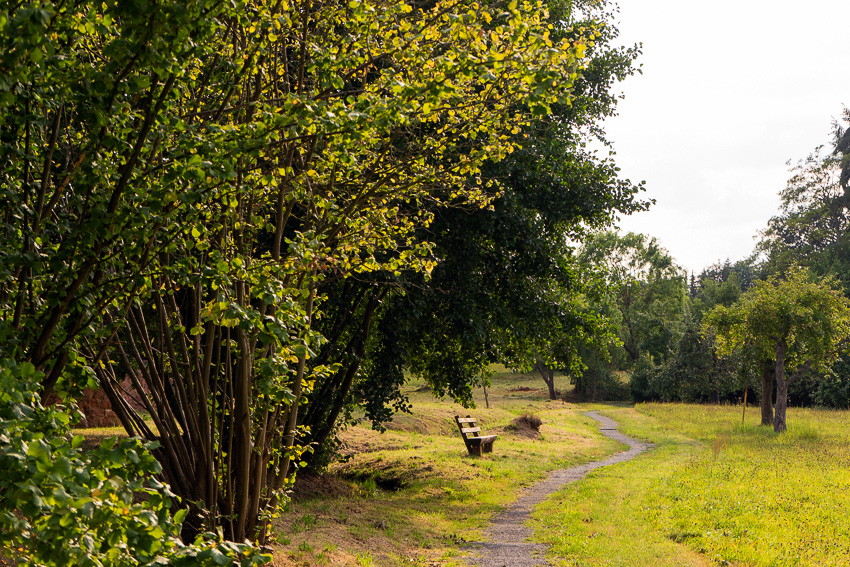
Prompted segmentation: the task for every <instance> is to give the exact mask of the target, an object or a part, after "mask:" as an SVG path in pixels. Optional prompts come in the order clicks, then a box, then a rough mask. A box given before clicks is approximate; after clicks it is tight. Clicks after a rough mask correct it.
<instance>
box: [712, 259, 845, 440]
mask: <svg viewBox="0 0 850 567" xmlns="http://www.w3.org/2000/svg"><path fill="white" fill-rule="evenodd" d="M705 326H706V329H711V330H714V331H715V332H716V333H717V343H718V348H719V350H720V352H721V353H725V354H731V353H732V352H733V351H734V350H736V349H746V351H745V352H746V354H747V355H748V356H749V357H751V358H752V359H753V361H754V362H755V363H756V364H759V363H760V362H761V361H763V360H771V361H772V362H773V366H774V376H775V380H776V408H775V410H776V411H775V415H774V422H773V428H774V431H777V432H781V431H785V430H786V429H787V422H786V409H787V405H788V385H789V384H792V383H794V382H796V381H798V380H800V379H801V378H802V377H803V376H804V375H805V374H806V372H807V371H808V370H809V369H817V370H821V371H826V370H828V369H829V368H830V366H831V365H832V364H833V363H834V362H835V360H836V358H837V356H838V353H839V352H840V351H842V350H845V349H846V348H847V341H848V339H850V302H848V300H847V299H846V298H845V297H844V296H843V295H842V294H841V292H840V291H839V290H837V289H836V288H835V282H834V281H831V280H826V281H822V282H817V281H813V279H812V277H811V275H810V274H809V273H808V272H807V271H805V270H803V269H797V268H792V269H791V270H789V272H788V274H787V276H786V278H785V279H780V278H778V277H777V276H772V277H770V278H768V280H767V281H762V282H758V283H757V284H756V285H755V287H754V288H753V289H751V290H750V291H748V292H746V293H745V294H743V295H742V296H741V299H740V301H739V302H738V303H736V304H735V305H733V306H732V307H729V308H726V307H723V306H717V307H716V308H715V309H713V310H712V311H711V312H710V313H709V314H708V315H707V316H706V318H705Z"/></svg>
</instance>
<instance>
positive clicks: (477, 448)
mask: <svg viewBox="0 0 850 567" xmlns="http://www.w3.org/2000/svg"><path fill="white" fill-rule="evenodd" d="M466 449H467V450H468V451H469V454H470V455H478V456H479V457H480V456H481V444H480V443H479V444H477V445H471V444H470V445H467V446H466Z"/></svg>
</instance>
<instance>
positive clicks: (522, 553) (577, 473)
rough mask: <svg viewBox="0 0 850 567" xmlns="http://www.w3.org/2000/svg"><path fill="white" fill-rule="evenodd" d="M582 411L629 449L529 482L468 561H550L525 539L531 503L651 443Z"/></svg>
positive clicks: (499, 564)
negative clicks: (629, 435) (532, 484)
mask: <svg viewBox="0 0 850 567" xmlns="http://www.w3.org/2000/svg"><path fill="white" fill-rule="evenodd" d="M585 415H588V416H590V417H592V418H593V419H595V420H596V421H598V422H599V429H600V431H601V432H602V434H603V435H605V436H606V437H610V438H611V439H616V440H617V441H620V442H621V443H625V444H626V445H628V446H629V450H628V451H623V452H622V453H617V454H616V455H613V456H611V457H608V458H607V459H605V460H604V461H594V462H592V463H587V464H585V465H579V466H576V467H570V468H568V469H561V470H559V471H554V472H552V473H550V474H549V476H548V477H547V478H546V479H545V480H541V481H540V482H538V483H537V484H535V485H534V486H532V487H531V488H530V489H529V490H527V491H526V492H524V493H523V494H522V495H521V496H520V497H519V498H518V499H517V500H516V502H514V503H513V504H512V505H511V506H510V507H509V508H508V509H507V510H505V511H504V512H502V513H501V514H499V515H498V516H496V517H495V518H494V519H493V524H492V525H491V526H490V528H489V529H488V530H487V531H486V532H485V534H484V535H485V538H486V539H487V541H486V542H482V543H475V544H473V545H472V546H470V547H471V548H472V549H473V550H475V551H476V552H477V554H476V556H475V557H471V558H469V560H468V561H469V563H470V565H477V566H478V567H543V566H548V565H551V564H550V563H549V562H548V561H546V559H545V557H544V555H545V553H546V546H545V545H543V544H539V543H531V542H530V541H528V539H529V538H530V537H531V536H532V530H531V529H530V528H527V527H526V526H525V525H523V524H525V522H526V521H527V520H528V519H529V513H530V512H531V509H532V507H534V505H535V504H537V503H539V502H540V501H542V500H543V499H544V498H546V497H547V496H549V495H550V494H552V493H553V492H555V491H556V490H558V489H559V488H561V487H562V486H563V485H565V484H567V483H570V482H575V481H577V480H579V479H581V478H582V477H584V475H586V474H587V473H588V472H589V471H592V470H593V469H598V468H599V467H607V466H608V465H613V464H616V463H622V462H623V461H628V460H629V459H633V458H635V457H636V456H637V455H638V454H640V453H642V452H643V451H646V450H647V449H649V448H650V447H652V445H651V444H649V443H643V442H641V441H637V440H635V439H632V438H631V437H626V436H625V435H623V434H622V433H620V432H619V431H617V422H616V421H614V420H613V419H610V418H607V417H605V416H603V415H599V414H597V413H596V412H595V411H591V412H587V413H586V414H585Z"/></svg>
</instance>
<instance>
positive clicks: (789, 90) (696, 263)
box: [606, 0, 850, 273]
mask: <svg viewBox="0 0 850 567" xmlns="http://www.w3.org/2000/svg"><path fill="white" fill-rule="evenodd" d="M618 20H619V25H618V27H619V29H620V34H621V40H622V42H623V43H624V44H629V45H630V44H633V43H643V55H642V56H641V57H640V59H639V63H641V64H642V70H643V74H642V75H636V76H635V77H632V78H630V79H628V80H627V81H626V82H625V83H623V84H622V85H620V89H621V90H622V92H623V93H624V94H625V96H626V98H625V100H623V101H621V103H620V107H619V116H617V117H615V118H612V119H610V120H608V121H606V130H607V132H608V138H609V139H610V140H612V141H613V142H614V147H615V150H616V151H617V156H616V161H617V163H618V165H619V166H620V168H621V169H622V172H621V174H622V176H623V177H627V178H629V179H631V180H632V181H641V180H644V181H646V187H647V191H646V192H645V193H644V195H646V196H647V197H649V198H654V199H655V200H656V205H655V206H653V207H652V208H651V210H650V211H649V212H646V213H640V214H637V215H633V216H631V217H627V218H624V219H623V220H622V222H621V223H620V226H621V227H622V229H623V230H630V231H634V232H643V233H647V234H650V235H652V236H655V237H656V238H657V239H658V240H659V241H660V242H661V244H662V245H663V246H664V247H665V248H667V250H669V251H670V252H671V254H672V255H673V257H674V258H676V260H677V261H678V263H679V264H680V265H682V266H683V267H685V268H686V269H687V270H688V271H690V270H693V271H695V272H697V273H698V272H699V271H700V270H701V269H702V268H703V267H705V266H707V265H710V264H713V263H714V262H716V261H718V260H725V259H726V258H729V259H730V260H732V261H733V262H734V261H736V260H739V259H741V258H744V257H746V256H748V255H749V254H750V253H751V252H752V250H753V247H754V244H755V240H754V239H753V237H754V236H756V234H757V233H758V231H759V230H761V229H763V228H764V227H766V225H767V221H768V219H769V218H770V217H771V216H773V215H775V214H776V213H777V212H778V207H779V197H778V193H779V191H780V190H782V189H783V188H784V187H785V182H786V180H787V177H788V176H787V172H788V168H787V166H786V162H787V161H788V160H792V161H794V162H796V161H797V160H799V159H801V158H804V157H805V156H806V155H808V154H809V153H810V152H811V151H812V150H813V149H814V148H815V147H816V146H817V145H819V144H827V143H830V142H831V141H832V135H831V123H832V120H833V119H834V118H839V117H840V116H841V113H842V109H843V106H844V105H848V106H850V49H848V47H850V0H803V1H797V2H793V3H792V2H788V1H786V0H774V1H768V0H715V1H714V2H694V1H691V0H677V1H673V0H620V14H619V17H618Z"/></svg>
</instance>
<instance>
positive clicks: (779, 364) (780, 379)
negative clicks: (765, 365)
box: [773, 339, 788, 433]
mask: <svg viewBox="0 0 850 567" xmlns="http://www.w3.org/2000/svg"><path fill="white" fill-rule="evenodd" d="M786 348H787V347H786V344H785V339H782V340H781V341H777V343H776V362H775V363H774V374H775V375H776V414H775V415H774V417H773V430H774V431H775V432H777V433H782V432H783V431H785V430H786V429H788V426H787V424H786V422H785V410H786V409H788V383H787V382H786V381H785V350H786Z"/></svg>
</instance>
